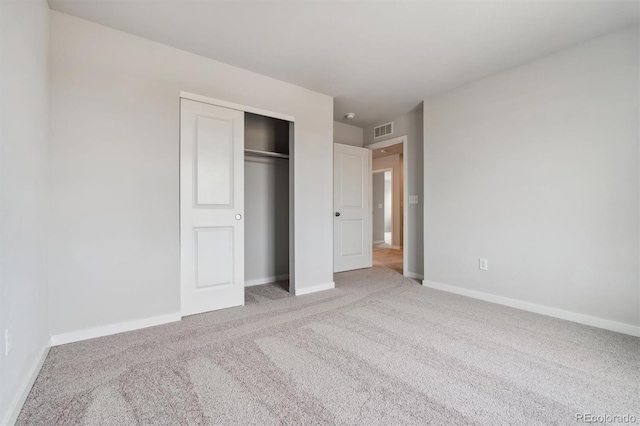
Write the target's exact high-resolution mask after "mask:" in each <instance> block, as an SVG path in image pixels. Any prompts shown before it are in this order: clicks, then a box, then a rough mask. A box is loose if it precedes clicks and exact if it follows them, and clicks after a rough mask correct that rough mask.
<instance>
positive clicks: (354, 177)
mask: <svg viewBox="0 0 640 426" xmlns="http://www.w3.org/2000/svg"><path fill="white" fill-rule="evenodd" d="M333 199H334V201H333V207H334V210H335V211H334V218H333V219H334V222H333V259H334V260H333V270H334V272H341V271H349V270H352V269H361V268H370V267H371V264H372V249H371V232H372V230H371V150H369V149H365V148H358V147H355V146H349V145H341V144H334V145H333Z"/></svg>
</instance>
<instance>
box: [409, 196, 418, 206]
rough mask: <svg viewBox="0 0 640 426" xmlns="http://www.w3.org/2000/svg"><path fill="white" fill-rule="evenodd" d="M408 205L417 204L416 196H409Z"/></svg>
mask: <svg viewBox="0 0 640 426" xmlns="http://www.w3.org/2000/svg"><path fill="white" fill-rule="evenodd" d="M409 204H418V196H417V195H409Z"/></svg>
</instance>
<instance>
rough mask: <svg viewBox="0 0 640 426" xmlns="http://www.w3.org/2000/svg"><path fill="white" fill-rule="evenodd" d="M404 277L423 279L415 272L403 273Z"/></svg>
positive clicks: (422, 276)
mask: <svg viewBox="0 0 640 426" xmlns="http://www.w3.org/2000/svg"><path fill="white" fill-rule="evenodd" d="M404 276H405V277H407V278H413V279H416V280H422V279H424V275H422V274H416V273H415V272H405V273H404Z"/></svg>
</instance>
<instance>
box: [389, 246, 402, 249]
mask: <svg viewBox="0 0 640 426" xmlns="http://www.w3.org/2000/svg"><path fill="white" fill-rule="evenodd" d="M391 248H392V249H394V250H400V249H401V248H402V246H391Z"/></svg>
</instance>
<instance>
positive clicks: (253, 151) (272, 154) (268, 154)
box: [244, 148, 289, 160]
mask: <svg viewBox="0 0 640 426" xmlns="http://www.w3.org/2000/svg"><path fill="white" fill-rule="evenodd" d="M244 154H245V155H252V156H254V157H271V158H284V159H286V160H288V159H289V154H279V153H277V152H269V151H258V150H257V149H246V148H245V150H244Z"/></svg>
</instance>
